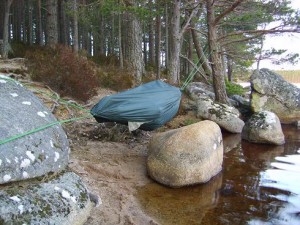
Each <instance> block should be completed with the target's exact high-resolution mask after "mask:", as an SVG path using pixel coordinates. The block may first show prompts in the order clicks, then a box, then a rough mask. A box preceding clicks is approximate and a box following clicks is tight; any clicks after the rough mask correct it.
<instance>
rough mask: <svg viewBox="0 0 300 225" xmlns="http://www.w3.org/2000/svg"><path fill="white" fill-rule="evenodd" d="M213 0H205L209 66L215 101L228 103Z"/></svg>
mask: <svg viewBox="0 0 300 225" xmlns="http://www.w3.org/2000/svg"><path fill="white" fill-rule="evenodd" d="M213 2H214V1H213V0H206V9H207V26H208V45H209V51H210V60H211V65H212V66H211V67H212V76H213V86H214V91H215V96H216V101H217V102H220V103H225V104H229V101H228V97H227V93H226V87H225V78H224V74H222V62H221V54H220V48H219V46H218V42H217V26H216V24H215V12H214V5H213V4H214V3H213Z"/></svg>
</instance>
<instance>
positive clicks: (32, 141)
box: [0, 76, 69, 184]
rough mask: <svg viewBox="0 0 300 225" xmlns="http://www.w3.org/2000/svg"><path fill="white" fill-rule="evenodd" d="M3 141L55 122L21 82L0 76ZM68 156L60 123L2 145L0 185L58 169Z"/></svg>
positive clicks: (67, 147) (1, 138)
mask: <svg viewBox="0 0 300 225" xmlns="http://www.w3.org/2000/svg"><path fill="white" fill-rule="evenodd" d="M0 100H1V107H0V124H1V126H0V141H3V140H6V139H8V138H10V137H13V136H15V135H19V134H24V133H26V132H28V131H30V130H33V129H36V128H40V127H42V126H45V125H48V124H51V123H53V122H56V121H57V120H56V119H55V117H54V116H53V115H52V113H51V112H50V111H49V110H48V109H47V108H46V107H45V106H44V105H43V103H42V102H41V101H40V100H39V99H38V98H37V97H36V96H34V95H33V93H31V92H30V91H28V90H27V89H25V88H24V87H23V86H22V85H21V84H19V83H18V82H16V81H14V80H12V79H9V78H7V77H5V76H0ZM68 159H69V143H68V140H67V137H66V134H65V132H64V130H63V129H62V127H61V126H60V124H58V125H55V126H52V127H50V128H47V129H44V130H41V131H39V132H36V133H32V134H27V135H26V136H24V137H22V138H18V139H16V140H13V141H10V142H7V143H4V144H0V168H1V170H0V184H3V183H7V182H12V181H17V180H26V179H29V178H33V177H38V176H42V175H45V174H47V173H49V172H58V171H61V170H62V169H64V168H65V167H66V166H67V164H68Z"/></svg>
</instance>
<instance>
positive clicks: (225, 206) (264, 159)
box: [137, 125, 300, 225]
mask: <svg viewBox="0 0 300 225" xmlns="http://www.w3.org/2000/svg"><path fill="white" fill-rule="evenodd" d="M283 131H284V134H285V137H286V144H285V145H282V146H270V145H258V144H253V143H249V142H246V141H241V136H240V135H239V134H224V137H223V139H224V151H225V154H224V162H223V170H222V172H221V173H220V174H218V175H217V176H216V177H214V178H213V179H212V180H211V181H210V182H208V183H206V184H202V185H196V186H192V187H186V188H180V189H171V188H167V187H164V186H162V185H159V184H157V183H155V182H153V183H150V184H148V185H146V186H144V187H141V188H140V189H139V190H138V194H137V197H138V199H139V200H140V203H141V205H142V208H143V209H144V211H145V212H146V213H147V214H148V215H149V216H151V217H152V218H153V219H154V220H155V221H157V222H159V223H160V224H162V225H171V224H172V225H175V224H176V225H193V224H205V225H206V224H207V225H210V224H213V225H215V224H226V225H235V224H249V225H260V224H262V225H271V224H272V225H296V224H300V130H299V129H297V127H295V126H288V125H283Z"/></svg>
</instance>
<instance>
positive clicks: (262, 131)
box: [242, 111, 285, 145]
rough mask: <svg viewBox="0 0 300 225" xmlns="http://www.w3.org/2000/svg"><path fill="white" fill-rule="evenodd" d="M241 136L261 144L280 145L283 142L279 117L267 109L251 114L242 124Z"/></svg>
mask: <svg viewBox="0 0 300 225" xmlns="http://www.w3.org/2000/svg"><path fill="white" fill-rule="evenodd" d="M242 138H243V139H245V140H248V141H249V142H254V143H261V144H275V145H282V144H284V143H285V140H284V134H283V132H282V128H281V124H280V121H279V118H278V117H277V116H276V114H275V113H273V112H269V111H262V112H257V113H255V114H253V115H252V116H251V118H250V119H249V120H248V121H247V122H246V124H245V126H244V129H243V132H242Z"/></svg>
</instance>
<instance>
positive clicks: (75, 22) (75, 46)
mask: <svg viewBox="0 0 300 225" xmlns="http://www.w3.org/2000/svg"><path fill="white" fill-rule="evenodd" d="M78 43H79V42H78V15H77V0H73V50H74V52H76V53H77V52H78V50H79V46H78Z"/></svg>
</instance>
